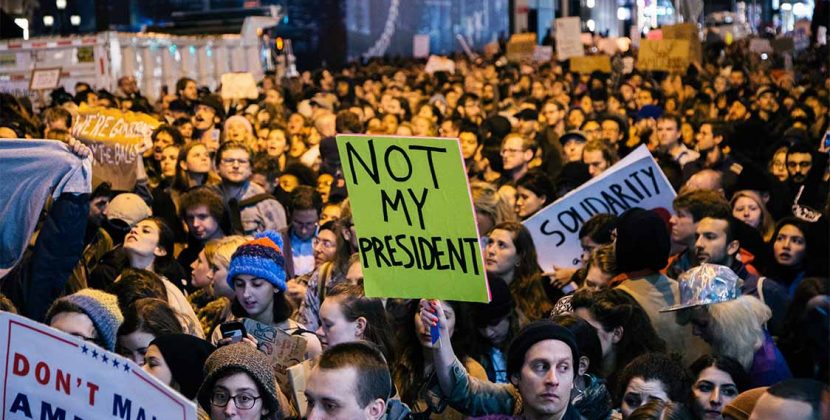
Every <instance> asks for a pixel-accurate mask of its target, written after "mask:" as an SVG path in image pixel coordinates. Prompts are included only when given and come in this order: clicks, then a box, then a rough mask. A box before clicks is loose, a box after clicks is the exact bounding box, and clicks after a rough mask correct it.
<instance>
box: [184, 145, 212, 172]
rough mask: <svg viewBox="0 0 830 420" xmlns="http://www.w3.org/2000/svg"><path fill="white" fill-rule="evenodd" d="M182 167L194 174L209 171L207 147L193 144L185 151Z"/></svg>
mask: <svg viewBox="0 0 830 420" xmlns="http://www.w3.org/2000/svg"><path fill="white" fill-rule="evenodd" d="M182 169H184V170H186V171H188V172H193V173H196V174H206V173H208V172H210V154H209V153H208V150H207V147H205V146H203V145H197V146H193V148H192V149H190V151H188V152H187V158H186V159H185V161H184V162H182Z"/></svg>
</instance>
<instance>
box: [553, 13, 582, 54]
mask: <svg viewBox="0 0 830 420" xmlns="http://www.w3.org/2000/svg"><path fill="white" fill-rule="evenodd" d="M580 25H581V24H580V19H579V16H573V17H564V18H559V19H556V20H555V21H554V31H555V32H554V33H555V34H556V58H558V59H559V60H562V61H564V60H567V59H569V58H571V57H582V56H583V55H585V49H584V48H582V28H581V27H580Z"/></svg>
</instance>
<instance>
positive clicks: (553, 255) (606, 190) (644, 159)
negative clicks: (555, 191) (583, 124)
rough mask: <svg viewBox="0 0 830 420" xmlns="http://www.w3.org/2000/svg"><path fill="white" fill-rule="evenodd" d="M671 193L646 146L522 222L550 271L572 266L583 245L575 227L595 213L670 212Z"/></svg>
mask: <svg viewBox="0 0 830 420" xmlns="http://www.w3.org/2000/svg"><path fill="white" fill-rule="evenodd" d="M674 197H675V192H674V189H673V188H672V186H671V184H669V181H668V180H667V179H666V176H665V175H664V174H663V172H662V171H661V170H660V168H659V167H658V166H657V162H655V161H654V158H653V157H652V156H651V153H649V151H648V149H647V148H646V146H645V145H641V146H640V147H638V148H637V149H635V150H634V151H633V152H631V153H630V154H629V155H628V156H626V157H625V158H623V159H622V160H620V161H619V162H617V163H616V164H614V165H613V166H612V167H610V168H608V169H607V170H606V171H605V172H603V173H602V174H601V175H600V176H599V177H597V178H594V179H591V180H590V181H588V182H586V183H585V184H583V185H582V186H580V187H579V188H577V189H575V190H573V191H571V192H570V193H568V194H566V195H565V196H564V197H562V198H560V199H559V200H556V202H554V203H553V204H551V205H549V206H547V207H545V208H544V209H542V210H539V212H538V213H536V214H535V215H533V216H532V217H531V218H529V219H527V220H525V221H524V225H525V227H527V229H528V230H529V231H530V234H531V236H533V243H534V244H535V245H536V254H537V255H538V259H539V265H540V266H541V267H542V270H544V271H549V270H551V269H552V268H553V266H554V265H556V266H557V267H577V266H578V265H579V263H580V256H581V254H582V246H581V244H580V242H579V229H580V228H581V227H582V225H584V224H585V222H587V221H588V219H590V218H591V217H592V216H594V215H596V214H600V213H612V214H615V215H620V214H621V213H623V212H624V211H626V210H628V209H630V208H633V207H641V208H644V209H654V208H664V209H666V211H668V212H669V213H672V201H673V200H674Z"/></svg>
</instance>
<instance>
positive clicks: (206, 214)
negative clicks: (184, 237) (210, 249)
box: [185, 204, 220, 241]
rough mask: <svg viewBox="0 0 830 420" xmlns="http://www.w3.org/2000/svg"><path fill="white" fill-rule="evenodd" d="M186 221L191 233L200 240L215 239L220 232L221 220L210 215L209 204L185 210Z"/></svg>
mask: <svg viewBox="0 0 830 420" xmlns="http://www.w3.org/2000/svg"><path fill="white" fill-rule="evenodd" d="M185 223H187V228H188V230H190V234H191V235H193V237H194V238H196V239H198V240H200V241H207V240H210V239H213V238H214V236H216V234H217V233H219V232H220V231H219V221H218V220H216V218H215V217H213V216H211V215H210V211H208V206H206V205H204V204H202V205H198V206H194V207H190V208H189V209H187V211H185Z"/></svg>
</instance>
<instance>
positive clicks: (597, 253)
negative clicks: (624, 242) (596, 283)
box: [588, 243, 617, 275]
mask: <svg viewBox="0 0 830 420" xmlns="http://www.w3.org/2000/svg"><path fill="white" fill-rule="evenodd" d="M588 267H596V268H598V269H599V271H602V272H603V273H604V274H611V275H614V274H617V255H616V253H615V252H614V244H613V243H611V244H605V245H600V246H598V247H596V248H595V249H594V250H593V251H592V252H591V258H590V259H589V260H588Z"/></svg>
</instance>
